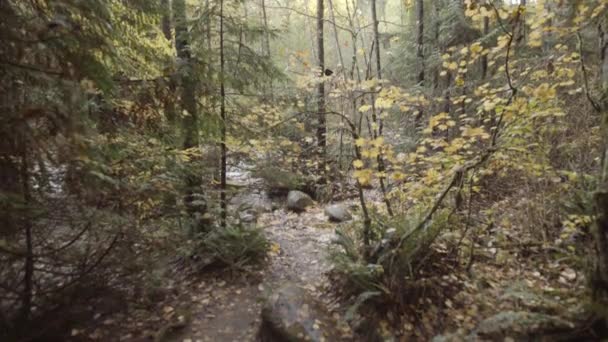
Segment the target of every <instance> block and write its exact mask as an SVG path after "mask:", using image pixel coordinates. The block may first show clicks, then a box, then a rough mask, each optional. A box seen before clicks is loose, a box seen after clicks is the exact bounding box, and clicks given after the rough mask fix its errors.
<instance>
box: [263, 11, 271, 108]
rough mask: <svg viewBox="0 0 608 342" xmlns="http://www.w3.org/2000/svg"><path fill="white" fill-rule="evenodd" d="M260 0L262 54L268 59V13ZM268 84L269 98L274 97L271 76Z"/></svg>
mask: <svg viewBox="0 0 608 342" xmlns="http://www.w3.org/2000/svg"><path fill="white" fill-rule="evenodd" d="M261 1H262V18H263V20H264V49H265V51H264V55H265V56H266V58H268V59H270V29H269V26H268V15H267V13H266V1H265V0H261ZM268 83H269V84H268V86H269V87H270V98H271V99H273V98H274V89H273V80H272V77H271V78H270V80H269V81H268Z"/></svg>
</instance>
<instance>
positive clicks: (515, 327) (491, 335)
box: [474, 311, 574, 341]
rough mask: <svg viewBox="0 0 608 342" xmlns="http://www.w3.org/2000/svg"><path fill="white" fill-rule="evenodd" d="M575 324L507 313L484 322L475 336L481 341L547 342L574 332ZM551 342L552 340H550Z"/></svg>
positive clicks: (557, 318) (519, 313) (524, 314)
mask: <svg viewBox="0 0 608 342" xmlns="http://www.w3.org/2000/svg"><path fill="white" fill-rule="evenodd" d="M573 327H574V324H572V323H571V322H568V321H565V320H563V319H561V318H559V317H555V316H550V315H545V314H541V313H534V312H525V311H505V312H501V313H499V314H496V315H494V316H492V317H489V318H487V319H485V320H483V321H482V322H481V323H479V325H478V326H477V329H476V330H475V331H474V334H475V335H476V336H477V337H479V338H481V339H489V340H493V341H498V340H500V341H502V340H504V339H505V338H507V337H511V338H515V339H516V340H530V339H531V340H536V339H537V338H540V340H542V341H545V339H544V338H548V337H550V336H552V335H555V336H559V335H560V334H561V333H564V332H567V331H570V330H572V328H573ZM549 340H551V339H549Z"/></svg>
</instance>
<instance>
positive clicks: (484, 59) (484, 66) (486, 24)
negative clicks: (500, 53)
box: [481, 16, 490, 80]
mask: <svg viewBox="0 0 608 342" xmlns="http://www.w3.org/2000/svg"><path fill="white" fill-rule="evenodd" d="M489 33H490V18H489V17H488V16H485V17H484V18H483V36H484V37H487V35H488V34H489ZM487 76H488V54H484V55H482V56H481V79H482V80H484V79H485V78H486V77H487Z"/></svg>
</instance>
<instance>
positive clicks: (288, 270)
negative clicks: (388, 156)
mask: <svg viewBox="0 0 608 342" xmlns="http://www.w3.org/2000/svg"><path fill="white" fill-rule="evenodd" d="M245 191H248V190H245ZM372 195H373V194H372ZM371 197H373V196H371ZM376 200H377V199H376ZM342 203H343V204H344V205H345V206H347V207H351V206H353V207H354V206H355V205H356V203H355V200H346V201H345V202H342ZM323 208H324V207H323V206H322V205H320V204H316V205H315V206H313V207H310V208H308V210H307V211H306V212H303V213H301V214H296V213H292V212H288V211H286V210H285V209H282V208H281V209H277V210H274V211H272V212H268V213H265V214H262V215H261V216H260V217H259V219H258V225H259V226H261V227H264V231H265V233H266V235H267V238H268V240H269V241H270V243H271V248H270V252H269V254H268V257H267V260H266V265H263V266H262V267H257V268H252V269H246V270H238V271H234V272H229V271H228V272H226V271H224V272H220V273H217V272H216V273H214V272H212V273H209V272H207V273H204V274H202V275H196V276H194V277H193V276H192V274H179V272H177V274H176V275H175V277H174V278H173V279H171V281H170V283H171V284H170V285H169V286H168V287H169V289H170V291H169V292H170V294H169V295H167V296H165V297H164V298H163V300H159V301H157V302H154V303H152V305H151V306H149V307H147V308H146V309H143V310H135V311H129V312H128V313H121V314H119V315H114V316H111V317H99V318H98V319H97V322H96V324H95V329H92V330H89V329H86V330H83V331H77V334H76V335H77V336H78V337H82V336H88V338H87V339H85V340H104V341H105V340H109V338H111V340H115V341H155V342H164V341H168V342H196V341H200V342H202V341H255V340H256V339H257V333H258V330H259V327H260V324H261V315H260V312H261V308H262V305H263V301H264V298H267V296H268V294H269V293H270V291H271V290H272V289H276V288H277V287H278V286H280V285H281V284H283V283H285V282H290V283H295V284H297V285H299V286H301V287H304V288H305V289H307V290H308V291H309V292H310V293H311V294H312V295H313V296H314V297H316V298H317V299H318V300H319V301H321V302H323V303H324V304H325V305H326V307H327V308H328V309H329V310H330V312H332V314H333V316H334V317H335V318H336V319H337V320H338V321H341V322H343V321H344V320H343V319H342V318H343V315H344V313H345V312H346V310H347V309H348V307H347V306H346V305H345V304H341V301H340V300H338V299H337V298H336V297H335V295H333V293H335V292H334V291H332V286H333V285H332V284H331V282H330V280H329V279H328V275H327V273H328V271H329V270H330V268H331V265H330V264H329V262H328V260H327V256H328V247H329V245H330V243H331V240H332V239H333V237H334V236H335V228H336V227H337V224H335V223H330V222H328V219H327V217H325V215H324V212H323ZM355 216H356V212H355ZM473 234H474V235H475V239H476V244H475V249H474V251H473V252H474V255H475V257H474V262H473V264H472V265H471V267H470V269H468V270H467V269H466V266H464V264H466V258H462V259H465V260H464V262H462V261H461V263H460V264H461V265H460V266H455V267H454V268H453V269H445V265H443V266H441V267H443V268H444V269H445V272H442V273H441V274H432V275H429V278H428V279H426V280H428V281H429V282H433V283H434V285H433V286H434V287H435V288H436V289H438V290H436V291H431V292H429V293H421V294H420V297H419V298H417V300H414V301H412V304H411V309H408V310H407V312H403V317H401V320H400V322H401V323H400V326H397V327H396V326H394V325H393V326H389V324H388V323H386V322H381V323H386V324H381V330H383V331H381V332H380V333H381V334H382V335H384V333H386V335H385V336H397V339H398V340H404V341H409V340H429V339H430V338H432V336H435V335H437V334H442V333H446V332H453V331H460V332H461V334H468V333H469V332H471V331H474V330H475V329H477V330H479V329H480V325H482V324H483V321H484V319H487V318H488V317H492V316H494V315H496V314H498V313H501V312H536V313H542V314H545V313H549V314H552V313H566V314H565V315H563V314H560V316H561V317H564V316H565V317H564V318H565V319H566V320H563V321H559V322H558V323H560V324H562V323H563V324H565V325H566V326H568V325H569V324H570V323H569V322H570V321H569V320H570V319H571V318H572V317H575V315H576V312H577V309H578V308H580V307H581V305H582V299H581V298H582V296H583V293H584V290H585V280H584V272H583V270H581V269H573V267H572V266H571V265H569V264H568V262H567V260H562V259H560V258H559V253H557V254H556V253H555V251H553V250H550V249H546V248H544V247H543V246H542V245H537V244H535V245H528V244H526V242H525V241H526V240H527V238H526V234H525V232H523V231H518V230H517V229H515V230H511V231H509V232H508V234H507V235H508V236H507V239H506V240H507V241H508V243H505V242H504V240H503V239H498V238H497V237H496V232H495V231H492V230H487V231H480V232H474V233H473ZM433 248H436V249H437V252H438V254H443V255H448V254H449V253H450V252H449V249H448V248H447V247H446V245H445V244H444V242H442V241H439V242H438V243H436V244H435V246H434V247H433ZM429 262H433V263H435V262H437V264H442V261H441V260H430V261H429ZM579 318H580V317H579ZM551 322H552V323H551V324H553V323H555V322H557V321H555V322H553V321H551ZM499 324H502V323H500V322H499ZM486 329H493V327H492V326H491V325H490V326H489V327H488V326H486ZM342 334H343V336H345V337H347V339H354V340H361V338H348V337H349V336H351V337H352V336H353V333H352V332H350V331H348V330H343V331H342ZM505 337H507V336H502V339H504V338H505ZM81 340H82V339H81ZM363 340H366V339H363ZM389 340H390V339H389Z"/></svg>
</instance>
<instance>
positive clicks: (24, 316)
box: [17, 129, 34, 326]
mask: <svg viewBox="0 0 608 342" xmlns="http://www.w3.org/2000/svg"><path fill="white" fill-rule="evenodd" d="M24 131H25V129H24ZM24 134H25V132H24ZM21 144H22V146H21V149H22V151H21V177H20V178H21V183H22V193H23V205H24V207H25V208H26V209H27V207H28V206H29V205H31V202H32V199H31V193H30V175H29V166H28V158H27V157H28V156H27V143H26V139H25V137H24V138H23V139H22V142H21ZM22 226H23V230H24V235H25V260H24V263H23V291H22V292H21V307H20V309H19V314H18V317H17V323H18V325H19V326H24V324H25V323H26V322H27V321H28V319H29V318H30V313H31V311H32V296H33V289H34V247H33V246H34V244H33V241H32V239H33V236H32V223H31V222H30V217H29V211H28V210H24V212H23V217H22Z"/></svg>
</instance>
